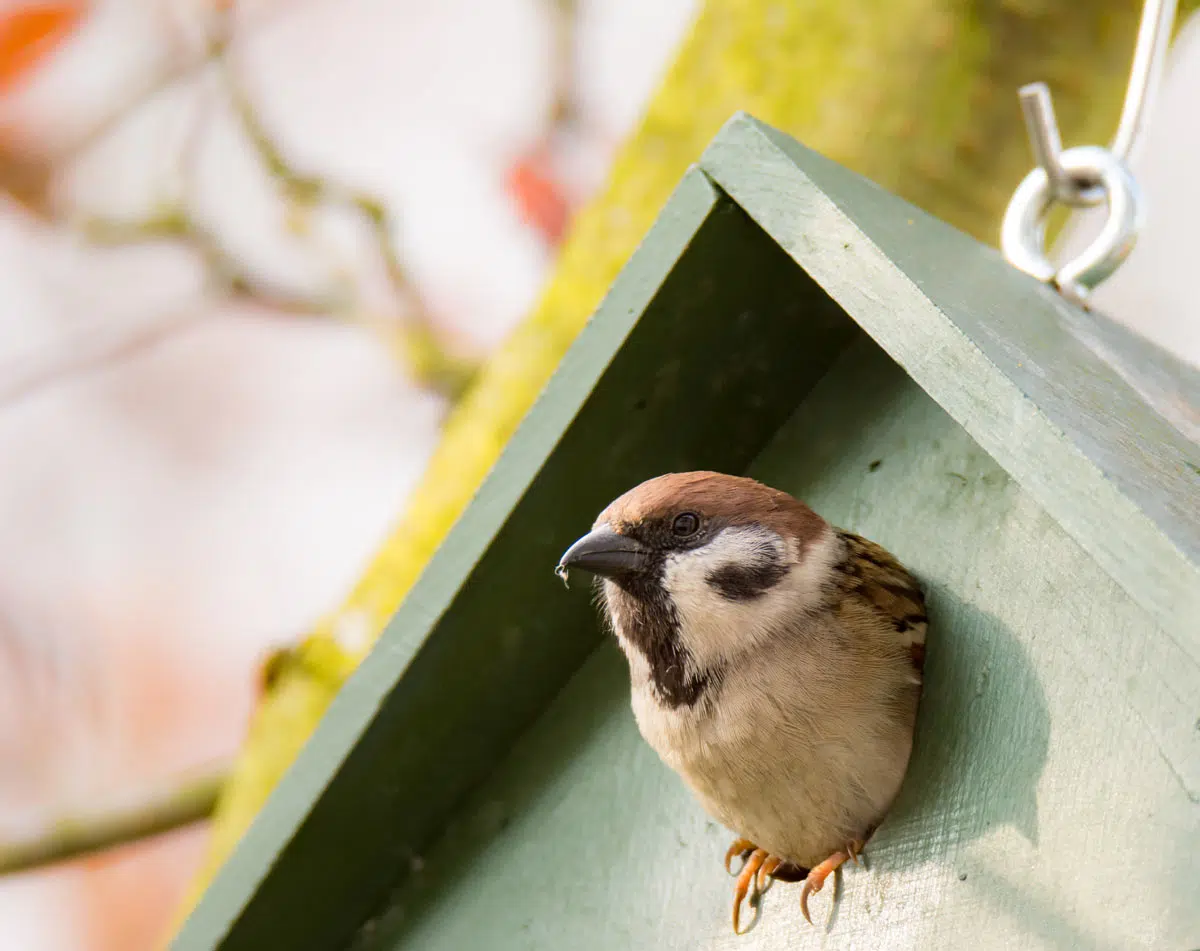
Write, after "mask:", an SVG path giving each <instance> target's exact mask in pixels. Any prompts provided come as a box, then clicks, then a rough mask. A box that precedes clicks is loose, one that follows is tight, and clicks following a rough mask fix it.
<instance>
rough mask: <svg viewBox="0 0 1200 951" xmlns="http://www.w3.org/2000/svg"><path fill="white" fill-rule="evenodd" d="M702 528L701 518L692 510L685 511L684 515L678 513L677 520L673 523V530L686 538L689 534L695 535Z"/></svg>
mask: <svg viewBox="0 0 1200 951" xmlns="http://www.w3.org/2000/svg"><path fill="white" fill-rule="evenodd" d="M699 530H700V519H698V518H697V517H696V516H695V515H693V514H692V513H691V512H684V513H683V514H682V515H676V516H675V521H674V522H672V523H671V531H672V532H674V533H675V534H676V535H678V536H679V537H680V538H686V537H687V536H688V535H695V534H696V532H698V531H699Z"/></svg>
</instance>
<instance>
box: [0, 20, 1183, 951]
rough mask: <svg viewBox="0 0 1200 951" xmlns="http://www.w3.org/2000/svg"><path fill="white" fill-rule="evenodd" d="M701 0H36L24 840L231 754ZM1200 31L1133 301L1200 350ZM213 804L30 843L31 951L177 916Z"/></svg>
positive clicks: (15, 321) (7, 184)
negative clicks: (269, 669) (286, 651)
mask: <svg viewBox="0 0 1200 951" xmlns="http://www.w3.org/2000/svg"><path fill="white" fill-rule="evenodd" d="M697 7H698V3H697V2H696V0H656V2H653V3H644V2H643V3H636V2H634V0H574V2H566V0H560V2H551V0H488V2H486V3H483V2H475V3H471V2H467V0H441V2H439V3H428V2H424V3H418V2H415V0H390V2H388V0H244V2H241V3H238V4H232V3H228V2H222V0H94V2H84V0H80V2H77V3H38V4H35V3H25V2H19V0H0V858H2V856H3V854H4V849H5V844H4V843H8V842H24V841H28V840H30V838H31V837H32V838H36V837H37V836H39V835H41V834H43V833H45V832H47V831H50V832H53V831H54V830H56V829H63V828H66V827H68V826H67V825H65V823H66V824H69V823H70V821H72V820H75V819H79V818H80V817H84V816H86V815H88V814H91V813H95V812H103V811H106V810H110V809H118V810H119V809H120V808H122V807H123V806H124V805H136V804H137V803H140V802H142V801H143V800H145V799H146V797H147V796H155V795H158V794H159V793H160V792H161V791H162V790H164V789H169V788H170V787H171V785H172V784H175V783H178V782H179V781H180V778H181V777H192V778H193V779H194V780H195V781H196V783H197V784H198V788H200V789H201V790H203V789H204V788H205V783H207V782H208V779H207V777H210V776H219V775H220V774H221V772H222V770H223V769H224V768H225V766H226V764H227V763H228V762H229V761H230V760H231V759H232V757H233V756H234V754H235V752H236V751H237V749H238V747H239V745H240V743H241V740H242V739H243V737H244V735H245V731H246V726H247V722H248V719H249V717H250V713H251V710H252V708H253V704H254V701H255V697H256V695H257V692H258V690H259V689H260V687H259V684H260V682H261V680H262V676H263V674H262V664H263V661H264V658H265V657H266V656H267V655H268V652H270V651H271V650H272V649H274V648H277V647H279V646H281V645H286V644H288V643H291V642H294V641H295V640H296V639H297V638H298V637H300V636H301V635H303V634H304V633H305V632H306V631H307V630H308V629H309V628H310V627H311V626H312V625H313V624H314V622H315V621H316V620H317V619H318V618H319V617H321V616H322V615H323V614H325V613H326V612H328V611H330V610H331V609H332V608H333V607H334V606H336V605H337V604H338V603H339V602H340V601H341V600H342V599H344V597H345V596H346V593H347V592H348V591H349V589H350V588H351V587H352V586H353V584H354V583H355V581H356V579H357V578H358V577H359V576H360V574H361V573H362V572H363V570H364V568H365V566H366V564H367V563H368V561H369V559H370V558H371V556H372V554H373V553H374V552H375V551H376V550H377V549H378V547H379V546H380V544H381V543H382V542H383V541H384V539H385V538H386V537H387V535H388V533H389V530H390V528H391V526H392V525H393V524H394V522H395V520H396V518H397V516H398V514H399V513H400V512H401V510H402V509H403V505H404V500H405V498H406V495H407V493H408V492H409V491H410V489H411V488H412V487H413V485H414V484H415V482H416V480H417V479H418V478H419V476H420V475H421V473H422V470H423V467H424V465H425V463H426V461H427V460H428V458H429V456H430V453H431V452H432V451H433V449H434V447H435V446H436V444H437V440H438V438H439V433H440V426H441V422H442V420H443V419H444V417H445V414H446V412H447V410H448V408H449V407H450V406H451V405H452V404H453V401H454V399H455V398H456V396H457V395H458V394H459V393H461V391H462V388H463V385H464V383H465V381H466V380H467V379H468V378H469V376H470V374H471V372H472V370H473V368H474V367H476V366H477V365H478V364H479V362H480V361H482V360H483V359H485V358H486V356H487V355H488V354H489V352H490V351H491V350H492V349H493V348H494V347H496V346H497V344H498V343H499V342H500V341H502V340H503V339H504V337H505V335H506V334H507V333H508V332H509V331H510V330H511V329H512V328H513V327H514V326H515V325H516V324H517V323H518V321H519V320H520V319H521V318H522V317H524V316H525V315H526V314H527V312H528V311H529V310H530V308H531V306H532V305H533V303H534V301H535V300H536V298H537V295H538V293H539V290H540V289H541V287H542V286H543V284H544V283H545V281H546V279H547V277H548V275H549V273H550V270H551V268H552V267H553V264H554V261H555V253H556V249H557V248H558V246H559V243H560V241H561V239H562V237H563V234H564V232H565V230H566V228H567V226H568V223H569V221H570V219H571V216H572V213H573V211H574V210H576V209H577V208H579V207H580V205H581V204H582V203H583V202H585V201H586V200H587V199H588V198H589V196H591V195H592V194H594V193H595V192H596V191H597V189H599V188H600V186H601V185H602V184H603V182H604V180H605V176H606V174H607V172H608V169H609V166H610V164H611V161H612V157H613V155H614V153H615V151H616V149H617V148H618V146H619V145H620V144H621V142H622V140H623V139H624V138H625V137H626V135H627V134H628V133H629V132H630V131H631V130H632V129H633V128H634V126H635V125H636V123H637V120H638V118H639V115H640V114H641V112H642V110H643V108H644V107H645V104H646V102H647V101H648V98H649V97H650V96H651V94H652V93H653V91H654V88H655V85H656V83H657V81H658V79H659V78H660V76H661V75H662V73H663V71H664V70H665V69H666V67H667V65H668V64H669V62H670V59H671V56H672V53H673V51H674V50H675V49H676V48H677V47H678V45H679V43H680V42H681V40H682V39H683V37H684V36H685V34H686V32H687V29H688V26H689V23H690V22H691V21H692V18H693V16H694V15H695V13H696V9H697ZM1198 34H1200V27H1198V24H1197V23H1196V22H1192V23H1191V24H1190V25H1189V26H1185V28H1184V29H1183V31H1182V33H1181V35H1180V37H1179V39H1178V41H1177V43H1176V45H1175V49H1174V52H1173V54H1172V59H1171V62H1170V66H1169V71H1168V76H1167V81H1166V85H1165V88H1164V90H1163V93H1162V95H1161V96H1160V99H1159V101H1158V106H1157V110H1156V112H1155V115H1154V119H1153V123H1152V126H1151V130H1150V135H1149V139H1148V141H1147V143H1146V148H1145V149H1144V150H1143V152H1142V154H1141V157H1140V158H1139V160H1138V162H1137V163H1136V166H1135V170H1136V171H1137V173H1138V175H1139V178H1140V180H1141V182H1142V184H1143V185H1144V187H1145V190H1146V191H1147V193H1148V197H1149V200H1150V203H1151V219H1150V224H1149V226H1148V228H1147V231H1146V234H1145V237H1144V238H1143V239H1142V241H1141V243H1140V244H1139V246H1138V248H1137V250H1136V251H1135V253H1134V255H1133V257H1132V258H1131V260H1130V261H1129V263H1128V264H1127V265H1126V266H1125V268H1124V269H1123V270H1122V271H1121V272H1120V273H1119V274H1118V275H1117V277H1115V278H1114V279H1113V280H1112V281H1111V282H1110V283H1108V284H1106V285H1105V286H1104V287H1103V288H1102V289H1101V291H1100V292H1099V293H1098V295H1097V303H1098V304H1099V305H1100V307H1102V308H1103V309H1105V310H1107V311H1109V312H1110V313H1111V314H1113V315H1114V316H1116V317H1117V318H1119V319H1120V320H1122V321H1123V322H1125V323H1127V324H1128V325H1130V326H1131V327H1133V328H1134V329H1135V330H1137V331H1139V332H1140V333H1142V334H1143V335H1145V336H1147V337H1149V338H1150V339H1152V340H1154V341H1156V342H1157V343H1159V344H1160V345H1161V346H1163V347H1165V348H1167V349H1169V350H1172V351H1173V352H1175V353H1176V354H1177V355H1179V356H1181V357H1183V358H1184V359H1186V360H1188V361H1190V362H1191V363H1193V364H1195V365H1198V366H1200V296H1198V295H1197V294H1196V292H1195V290H1194V286H1193V285H1192V283H1191V280H1190V271H1191V270H1194V266H1195V265H1194V260H1193V259H1194V257H1195V248H1196V247H1198V246H1200V244H1198V241H1200V238H1198V233H1200V176H1196V175H1195V172H1194V170H1195V169H1196V168H1197V167H1200V121H1197V117H1198V116H1200V105H1198V103H1200V35H1198ZM1132 48H1133V36H1132V35H1131V36H1130V37H1129V50H1130V52H1131V53H1132ZM1029 78H1030V79H1036V78H1038V77H1036V76H1034V77H1029ZM1012 103H1013V109H1014V110H1016V109H1017V100H1016V90H1015V89H1014V90H1013V98H1012ZM1068 144H1076V143H1068ZM1013 184H1015V183H1013ZM1198 425H1200V424H1198ZM201 798H203V795H202V794H201ZM205 836H206V829H205V827H204V826H203V825H193V826H191V827H189V828H186V829H183V830H180V831H174V832H171V833H169V834H166V835H163V836H160V837H157V838H153V839H148V840H145V841H142V842H138V843H135V844H132V845H127V846H124V847H122V848H119V849H116V850H110V851H107V852H103V853H99V854H94V855H90V856H86V857H83V858H79V859H75V860H74V861H71V862H68V863H65V864H61V863H60V864H54V865H51V866H49V867H45V868H41V869H37V870H34V871H29V872H23V873H21V874H19V875H10V876H7V877H4V878H0V951H10V949H11V951H76V949H86V951H140V949H149V948H153V947H156V946H158V945H159V944H160V943H161V942H162V940H163V938H164V936H165V934H167V932H168V929H169V926H170V924H171V922H172V920H173V916H174V915H175V914H176V912H177V909H178V906H179V902H180V900H181V899H182V897H183V895H184V892H185V890H186V888H187V886H188V883H189V881H190V880H191V879H192V878H193V876H194V875H195V872H196V869H197V867H198V863H199V862H200V860H201V858H202V854H203V849H204V844H205Z"/></svg>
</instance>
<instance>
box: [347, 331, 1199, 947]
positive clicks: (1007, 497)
mask: <svg viewBox="0 0 1200 951" xmlns="http://www.w3.org/2000/svg"><path fill="white" fill-rule="evenodd" d="M750 472H751V473H752V474H754V475H757V476H759V477H761V478H763V479H766V480H768V481H770V482H771V483H772V484H775V485H779V486H781V487H783V488H785V489H787V490H789V491H792V492H794V493H796V494H797V495H799V496H801V497H804V498H807V499H808V500H810V501H811V502H812V503H813V504H814V505H815V506H816V507H817V508H818V509H819V510H820V511H822V512H823V513H825V514H826V515H827V516H829V517H830V518H832V519H834V520H835V521H837V522H839V523H840V524H842V525H847V526H850V527H851V528H853V529H855V530H856V531H861V532H864V533H865V534H867V535H868V536H870V537H871V538H876V539H878V540H879V541H880V542H882V543H883V544H885V545H886V546H887V547H888V548H889V549H891V550H893V551H895V552H897V553H898V554H899V555H900V557H902V558H903V559H904V561H905V562H906V563H908V564H910V565H912V566H913V567H914V568H915V569H916V571H917V573H918V574H919V575H920V576H921V577H922V579H923V580H924V582H925V583H926V585H927V586H928V588H929V593H930V613H931V618H932V627H931V629H930V652H929V655H928V667H927V687H926V696H925V700H924V701H923V704H922V710H921V715H920V720H919V724H918V732H917V748H916V752H915V754H914V759H913V764H912V767H911V771H910V774H909V777H908V780H907V781H906V784H905V787H904V790H903V792H902V795H901V799H900V802H899V803H898V805H897V807H896V808H895V810H894V811H893V813H892V815H891V816H890V817H889V819H888V820H887V821H886V822H885V823H884V825H883V826H882V828H881V829H880V831H879V833H878V835H877V837H876V839H875V841H874V842H873V844H872V846H871V848H870V850H869V854H868V862H869V866H868V869H867V870H862V869H854V868H851V869H849V870H848V871H847V872H846V873H845V875H844V878H843V883H842V887H841V894H842V900H841V902H840V904H839V905H838V906H837V910H836V914H835V915H834V917H833V921H832V923H831V925H830V930H829V932H828V933H827V934H826V933H824V932H823V931H820V930H817V929H813V928H810V927H809V926H808V925H807V924H806V923H805V922H804V920H803V919H802V918H801V916H800V911H799V906H798V888H799V886H795V885H782V884H777V885H776V886H775V887H774V888H773V889H772V890H771V892H770V893H769V894H768V895H767V897H766V899H765V903H764V914H763V917H762V919H761V920H760V921H759V923H758V925H757V926H756V927H755V928H754V929H753V930H752V931H751V933H750V934H749V935H747V936H744V937H740V938H739V937H735V936H734V935H733V934H732V932H731V931H730V928H729V903H730V898H731V894H732V882H731V880H730V879H728V878H727V877H726V876H725V873H724V871H723V870H722V869H721V868H720V857H721V855H722V854H723V852H724V848H725V846H726V845H727V844H728V841H729V836H728V833H726V832H725V831H724V830H722V829H721V828H719V827H718V826H716V825H715V824H713V823H711V822H709V821H708V820H707V817H706V816H705V815H704V813H703V812H702V811H701V810H700V808H699V807H698V806H697V805H696V804H695V802H694V801H693V800H692V798H691V796H690V794H689V793H688V792H687V791H686V790H685V789H684V787H683V785H682V783H681V782H680V781H679V780H678V778H677V777H676V776H675V775H674V774H673V773H672V772H670V770H668V769H667V768H666V767H665V766H663V765H662V764H661V763H660V762H659V761H658V759H657V757H656V756H655V755H654V753H653V752H652V751H651V750H650V749H649V748H648V747H647V746H646V745H645V743H644V742H643V741H642V740H641V738H640V736H639V735H638V733H637V729H636V727H635V725H634V722H633V717H632V714H631V712H630V710H629V685H628V676H627V674H626V671H625V669H624V660H623V658H621V657H620V655H619V653H618V652H617V651H616V650H615V649H614V648H612V647H611V645H606V646H605V647H603V648H601V649H600V650H599V651H597V653H596V654H595V655H594V656H593V657H592V659H591V660H590V661H589V662H588V664H587V665H586V666H585V667H584V668H583V670H582V671H581V672H580V674H579V675H578V676H577V677H575V679H574V680H573V681H572V682H571V683H570V684H569V685H568V687H567V688H566V689H565V690H564V691H563V693H562V694H561V695H560V696H559V697H558V698H557V700H556V701H555V703H554V705H553V706H552V707H551V709H550V710H549V711H548V712H547V713H546V715H545V716H543V717H542V719H541V720H540V721H539V723H538V724H537V725H536V726H535V727H534V728H533V729H532V730H530V731H529V733H528V734H527V735H526V736H525V737H524V738H523V739H522V740H521V742H520V743H519V744H518V745H517V747H516V748H515V750H514V752H513V754H512V755H511V756H510V757H509V759H508V760H507V761H506V762H505V764H504V766H503V767H502V768H501V769H500V770H499V771H498V773H497V774H496V776H495V777H494V778H493V779H492V780H491V781H489V782H488V783H487V784H486V785H485V786H484V787H483V788H481V789H480V790H479V791H478V792H477V793H476V794H475V795H474V796H473V797H472V803H471V805H470V807H469V808H467V809H465V810H464V811H463V812H462V813H461V814H460V816H459V817H458V818H457V819H456V821H455V822H454V823H453V824H452V826H451V828H450V831H449V832H448V833H447V835H446V836H445V838H444V839H443V840H442V841H441V842H440V843H439V844H438V846H437V847H436V848H435V849H433V850H432V851H431V852H430V853H429V854H428V855H427V856H425V861H424V866H423V870H422V871H421V873H420V874H419V875H417V876H416V877H415V878H414V879H413V880H410V881H409V882H408V883H407V884H406V885H405V886H404V887H402V888H401V889H400V890H399V891H398V892H397V894H396V895H395V896H394V897H393V901H392V902H391V904H390V907H389V908H388V910H387V911H386V912H385V913H384V914H383V915H382V916H381V917H380V918H378V919H377V920H375V921H372V922H370V923H369V924H368V925H367V926H366V927H365V928H364V931H363V933H362V934H361V935H360V939H359V941H358V943H357V944H356V945H355V946H354V948H355V951H408V949H421V951H461V949H464V948H487V949H488V951H517V949H520V951H560V949H563V948H570V949H572V951H612V949H650V948H654V949H658V951H700V949H739V951H765V949H777V948H797V949H799V948H818V947H820V948H826V949H831V951H832V949H862V948H870V949H880V951H889V949H911V948H921V949H959V948H962V947H964V946H966V945H967V943H968V942H969V945H970V947H971V948H973V949H978V951H990V949H997V951H999V949H1004V951H1011V949H1013V948H1021V949H1026V951H1028V949H1040V948H1071V949H1095V951H1130V949H1147V951H1149V949H1155V951H1161V949H1180V951H1187V949H1191V948H1196V947H1200V902H1197V901H1196V896H1197V894H1198V893H1200V804H1198V802H1197V799H1198V798H1200V797H1197V791H1198V787H1197V786H1196V785H1195V780H1196V779H1197V777H1195V776H1192V777H1190V780H1188V781H1185V777H1182V776H1180V775H1177V773H1176V771H1175V769H1174V767H1173V766H1172V759H1173V757H1174V756H1175V753H1176V752H1177V751H1174V750H1172V749H1171V748H1170V746H1169V742H1170V741H1169V739H1167V738H1164V737H1161V736H1159V735H1158V734H1156V732H1155V730H1154V729H1153V728H1152V727H1151V726H1150V723H1151V722H1152V720H1153V719H1154V714H1155V711H1156V709H1157V707H1158V705H1159V704H1161V703H1168V704H1169V703H1171V702H1172V701H1170V700H1169V699H1164V697H1170V695H1172V694H1173V695H1175V696H1176V697H1179V698H1189V699H1190V701H1191V703H1192V705H1193V709H1192V711H1191V714H1192V715H1191V719H1190V720H1189V721H1188V725H1189V726H1193V724H1194V720H1195V717H1196V714H1197V713H1200V710H1197V709H1195V706H1194V705H1195V703H1196V702H1197V699H1198V698H1200V675H1198V671H1197V668H1196V667H1195V665H1193V664H1191V663H1190V661H1188V659H1187V658H1186V656H1184V655H1183V653H1182V651H1180V650H1179V649H1178V648H1173V647H1172V645H1171V643H1170V642H1169V640H1168V639H1166V638H1164V637H1162V636H1161V633H1162V632H1161V630H1159V629H1158V628H1157V627H1156V624H1155V622H1154V620H1153V619H1152V618H1151V617H1150V616H1149V615H1148V614H1147V613H1146V612H1145V611H1144V610H1143V609H1142V608H1141V607H1140V606H1139V605H1137V604H1136V603H1135V602H1133V601H1132V599H1131V598H1130V597H1129V596H1128V595H1127V594H1126V593H1125V592H1124V591H1123V590H1122V589H1121V588H1120V587H1119V586H1118V585H1117V584H1116V583H1115V582H1114V581H1113V580H1112V579H1111V578H1110V577H1109V576H1108V575H1107V574H1106V573H1105V572H1104V571H1103V570H1101V569H1100V567H1099V566H1098V565H1097V564H1096V563H1095V561H1094V560H1093V559H1092V557H1091V556H1090V555H1089V554H1088V553H1087V552H1086V551H1084V550H1083V549H1082V548H1081V546H1080V545H1079V544H1078V543H1077V542H1076V541H1075V540H1073V539H1072V538H1071V537H1070V536H1068V535H1067V534H1066V532H1065V531H1064V530H1063V529H1062V528H1061V527H1060V526H1059V525H1058V524H1057V522H1056V520H1055V519H1053V518H1052V517H1050V516H1049V515H1048V514H1047V513H1046V512H1045V510H1044V509H1043V508H1042V507H1041V506H1040V505H1038V504H1037V503H1036V502H1035V501H1034V500H1033V498H1032V497H1031V496H1030V494H1029V493H1027V492H1025V491H1024V490H1023V489H1022V488H1021V487H1020V486H1019V485H1018V484H1017V483H1016V482H1015V481H1014V480H1013V479H1011V478H1010V477H1009V476H1008V474H1007V473H1005V471H1004V470H1003V469H1002V468H1001V467H1000V466H999V465H997V464H996V462H995V461H993V460H992V459H991V458H990V457H989V455H988V454H987V453H985V452H984V451H983V450H982V449H981V448H980V447H979V445H978V444H977V443H976V442H975V441H974V440H972V439H971V438H970V437H969V436H968V435H967V434H966V432H965V431H964V430H963V429H962V428H961V427H960V426H959V425H958V424H957V423H955V422H954V420H952V419H951V418H950V417H949V416H948V415H947V414H946V413H945V412H944V411H943V410H941V409H940V408H939V407H938V406H937V405H936V404H935V403H934V402H933V401H932V400H931V399H930V398H929V397H928V395H926V394H925V393H924V392H923V391H922V390H921V389H920V388H919V387H918V386H917V385H916V384H915V383H914V382H912V380H911V379H909V378H908V377H907V376H906V375H905V374H904V373H903V372H902V371H901V370H900V369H899V368H898V367H897V366H896V364H894V363H893V362H892V361H891V360H889V359H888V358H887V357H886V356H885V355H884V354H883V353H882V351H880V350H879V349H878V348H876V347H875V346H873V345H872V344H870V343H869V342H867V341H863V342H862V344H860V345H859V346H856V347H855V348H854V349H853V350H852V351H851V352H850V353H848V354H847V355H846V357H845V358H844V359H843V360H842V361H841V362H840V363H839V364H838V365H837V366H836V367H835V369H834V370H833V371H832V372H831V373H830V374H829V375H828V376H827V377H826V378H825V379H824V380H822V382H821V383H820V385H819V386H818V387H817V389H816V390H815V391H814V392H813V393H812V394H811V396H810V398H809V399H808V400H807V401H806V402H805V403H804V405H803V406H802V407H801V408H800V410H799V411H798V412H797V413H796V415H795V417H794V418H793V419H792V420H791V421H790V422H789V423H788V424H787V425H786V426H785V427H784V428H783V429H782V430H781V432H780V434H779V436H778V438H777V439H776V440H774V442H773V443H772V444H771V445H770V446H769V447H768V449H767V450H766V451H765V452H764V453H763V455H762V456H761V457H760V458H759V459H758V460H757V461H756V462H755V464H754V465H753V466H751V467H750ZM566 596H567V595H565V594H564V597H566ZM571 596H573V597H575V598H576V599H578V600H579V601H580V602H583V601H585V600H586V595H585V593H584V592H578V593H575V592H573V593H572V595H571ZM1193 742H1194V740H1193ZM830 907H831V906H830V904H829V902H828V899H827V896H826V895H824V894H823V895H820V896H818V897H817V898H816V899H814V908H815V909H817V910H818V922H819V923H823V919H824V918H825V916H827V915H828V914H829V909H830Z"/></svg>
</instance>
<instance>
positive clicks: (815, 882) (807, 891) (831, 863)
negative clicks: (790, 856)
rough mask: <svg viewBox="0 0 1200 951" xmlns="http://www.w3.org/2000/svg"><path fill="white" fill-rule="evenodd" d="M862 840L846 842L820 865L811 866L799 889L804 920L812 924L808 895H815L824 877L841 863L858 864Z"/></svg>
mask: <svg viewBox="0 0 1200 951" xmlns="http://www.w3.org/2000/svg"><path fill="white" fill-rule="evenodd" d="M862 847H863V843H862V842H847V843H846V847H845V848H844V849H843V850H842V851H840V852H834V853H833V855H831V856H829V858H827V859H826V860H825V861H824V862H822V863H821V864H820V865H816V866H814V867H813V869H812V871H811V872H809V873H808V877H807V878H806V879H805V880H804V887H803V888H802V889H801V890H800V911H802V912H803V913H804V920H805V921H807V922H808V923H809V924H810V925H811V924H812V916H811V915H809V913H808V896H809V895H815V894H816V893H817V892H819V891H820V890H821V889H822V888H823V887H824V885H825V879H827V878H829V876H830V875H832V874H833V873H834V872H836V871H837V870H838V869H839V868H841V867H842V865H843V864H844V863H845V862H847V861H850V860H851V859H852V860H853V861H854V864H855V865H857V864H858V856H859V853H860V852H862Z"/></svg>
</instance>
